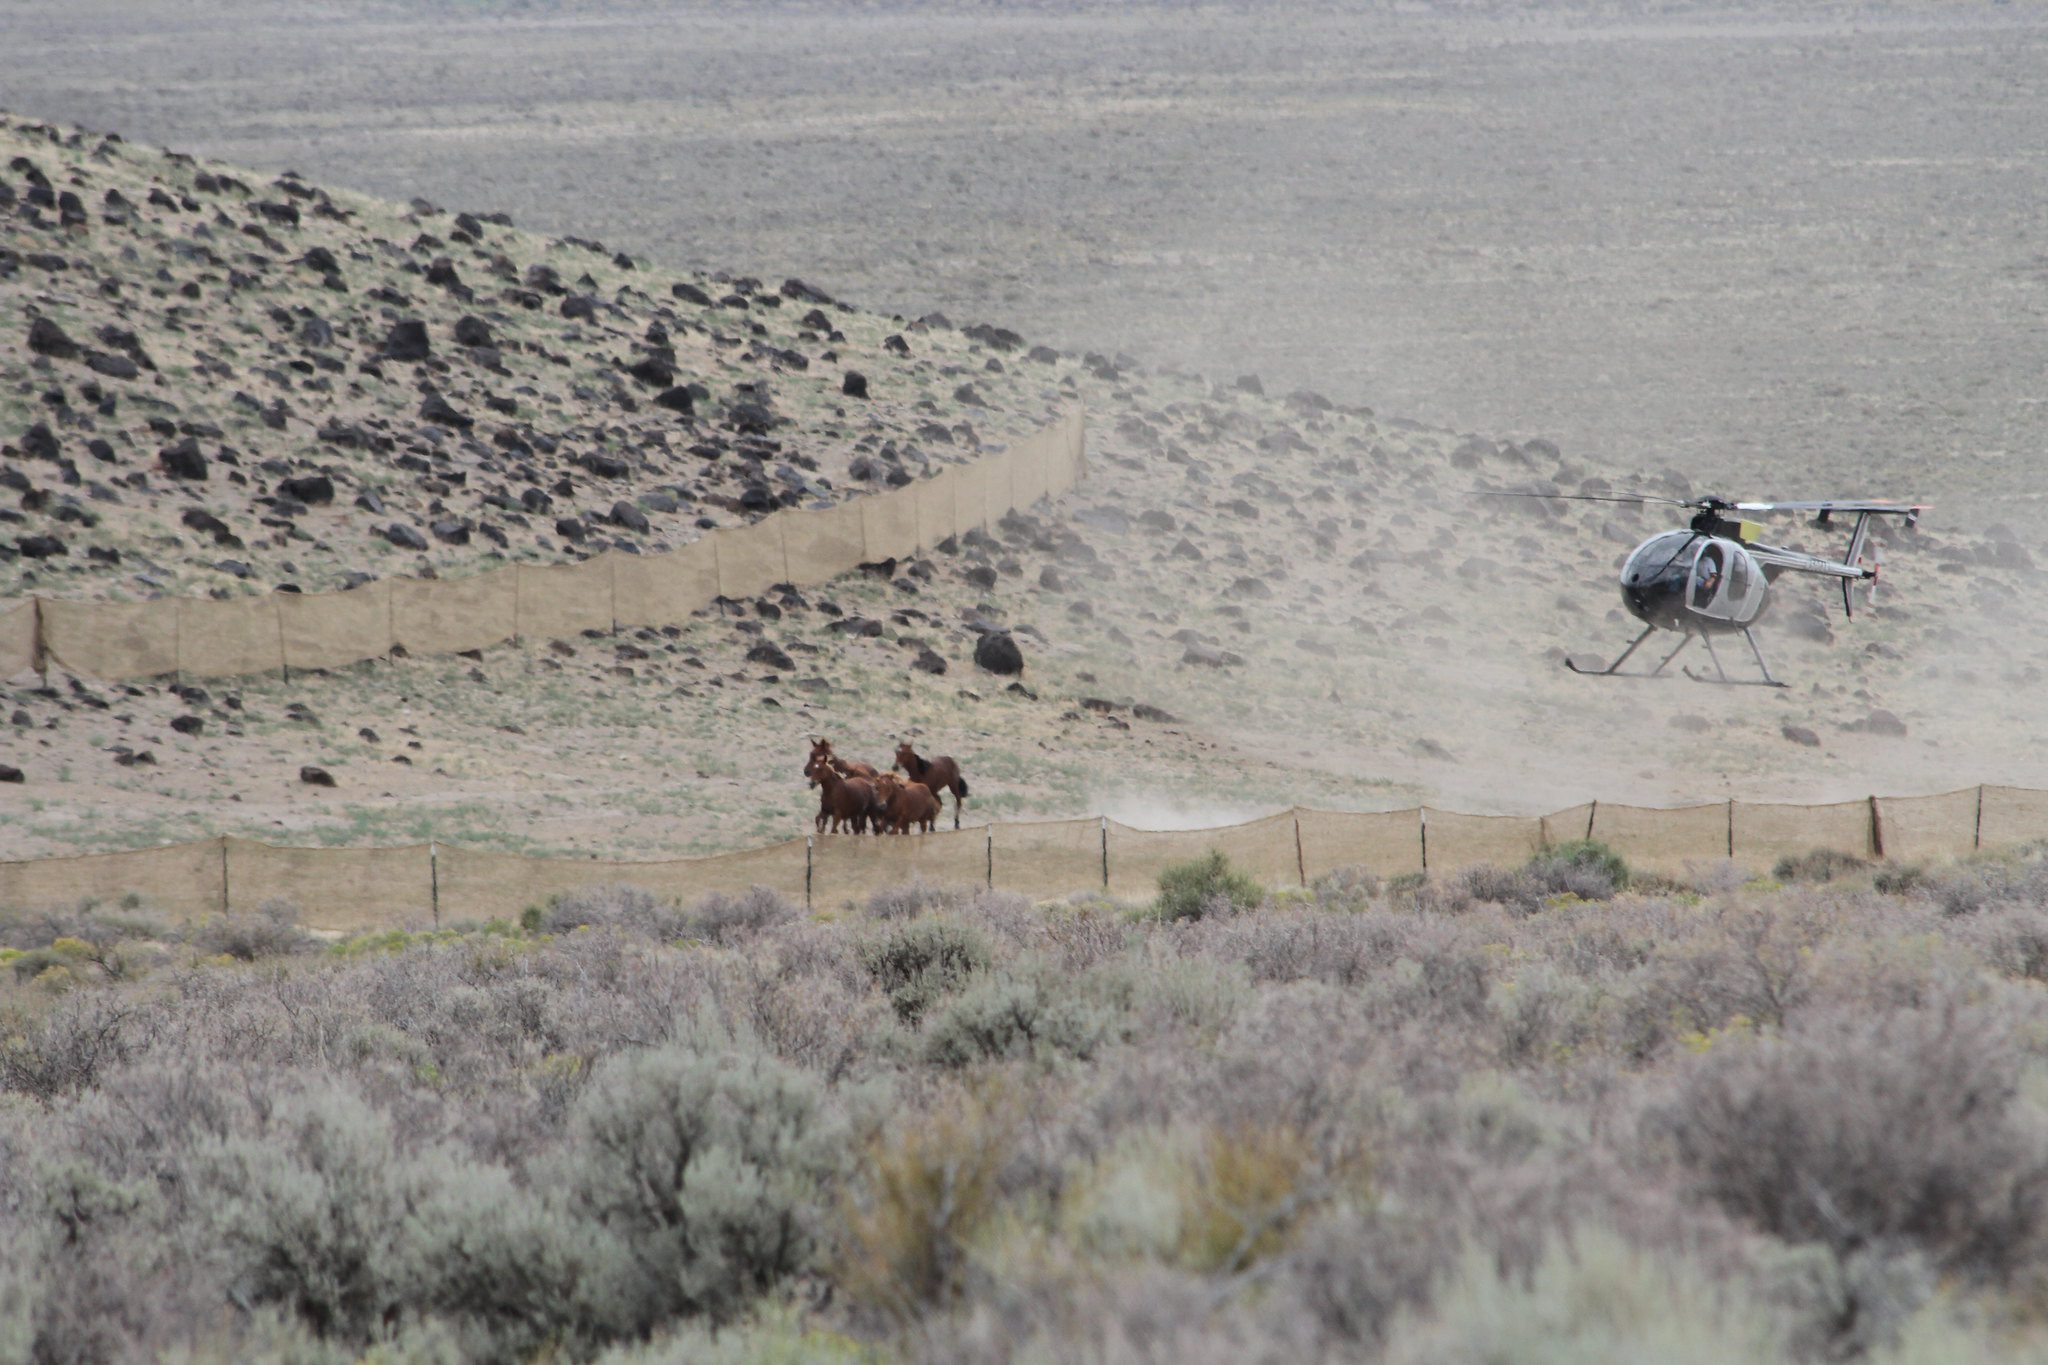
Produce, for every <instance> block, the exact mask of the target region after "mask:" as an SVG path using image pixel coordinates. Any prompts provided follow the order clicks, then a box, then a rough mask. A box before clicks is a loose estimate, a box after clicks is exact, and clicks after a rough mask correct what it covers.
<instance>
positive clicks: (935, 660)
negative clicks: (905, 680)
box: [910, 645, 946, 677]
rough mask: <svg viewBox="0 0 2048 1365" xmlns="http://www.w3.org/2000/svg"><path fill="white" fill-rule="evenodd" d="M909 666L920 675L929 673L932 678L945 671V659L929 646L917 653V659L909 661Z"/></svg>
mask: <svg viewBox="0 0 2048 1365" xmlns="http://www.w3.org/2000/svg"><path fill="white" fill-rule="evenodd" d="M910 666H911V667H912V668H914V669H916V670H918V671H919V672H920V673H930V674H932V675H933V676H934V677H936V676H938V675H939V674H942V673H944V672H945V671H946V661H945V659H944V658H943V657H942V656H941V655H940V654H939V653H938V651H937V650H934V649H933V648H931V647H930V646H929V645H927V646H926V647H925V648H923V649H920V650H919V651H918V652H917V657H916V658H915V659H913V660H911V663H910Z"/></svg>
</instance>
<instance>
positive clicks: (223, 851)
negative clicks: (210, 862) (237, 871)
mask: <svg viewBox="0 0 2048 1365" xmlns="http://www.w3.org/2000/svg"><path fill="white" fill-rule="evenodd" d="M233 903H234V902H233V901H232V900H230V899H229V897H228V836H227V835H225V834H223V835H221V836H220V913H221V916H222V918H226V916H227V914H228V907H229V906H230V905H232V904H233Z"/></svg>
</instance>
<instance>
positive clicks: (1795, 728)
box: [1778, 721, 1820, 749]
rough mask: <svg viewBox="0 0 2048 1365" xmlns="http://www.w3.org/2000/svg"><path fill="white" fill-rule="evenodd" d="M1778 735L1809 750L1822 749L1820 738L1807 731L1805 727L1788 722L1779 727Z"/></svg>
mask: <svg viewBox="0 0 2048 1365" xmlns="http://www.w3.org/2000/svg"><path fill="white" fill-rule="evenodd" d="M1778 733H1779V734H1781V735H1783V736H1784V737H1785V738H1787V739H1789V740H1791V741H1792V742H1793V743H1794V744H1803V745H1805V746H1806V747H1807V748H1809V749H1818V748H1819V747H1820V736H1819V735H1817V734H1815V733H1814V732H1813V731H1811V730H1809V729H1807V728H1806V727H1805V726H1804V725H1794V724H1792V723H1791V722H1789V721H1788V722H1786V723H1785V724H1784V725H1781V726H1779V727H1778Z"/></svg>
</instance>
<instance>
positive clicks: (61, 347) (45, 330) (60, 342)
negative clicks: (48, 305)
mask: <svg viewBox="0 0 2048 1365" xmlns="http://www.w3.org/2000/svg"><path fill="white" fill-rule="evenodd" d="M28 348H29V349H30V350H31V351H34V352H35V353H36V354H37V355H46V356H49V357H50V358H51V359H52V360H71V359H75V358H76V357H77V355H78V343H77V342H75V341H73V340H72V339H71V338H70V337H68V336H66V335H64V329H63V328H62V327H59V326H58V325H57V324H56V323H54V322H52V321H50V320H49V319H48V318H37V319H36V320H35V321H34V322H31V323H30V324H29V325H28Z"/></svg>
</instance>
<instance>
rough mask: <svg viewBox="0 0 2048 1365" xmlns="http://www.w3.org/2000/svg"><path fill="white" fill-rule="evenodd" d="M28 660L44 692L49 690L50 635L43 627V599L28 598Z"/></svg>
mask: <svg viewBox="0 0 2048 1365" xmlns="http://www.w3.org/2000/svg"><path fill="white" fill-rule="evenodd" d="M29 602H30V604H31V605H30V607H29V611H30V612H31V613H32V614H31V616H30V618H29V643H28V661H29V664H30V666H31V667H33V668H34V669H35V671H36V678H37V680H38V681H39V682H40V683H41V685H42V688H43V690H44V691H45V692H47V691H49V690H50V637H49V634H48V633H47V632H46V631H45V630H44V628H43V599H42V598H40V597H31V598H29Z"/></svg>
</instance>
